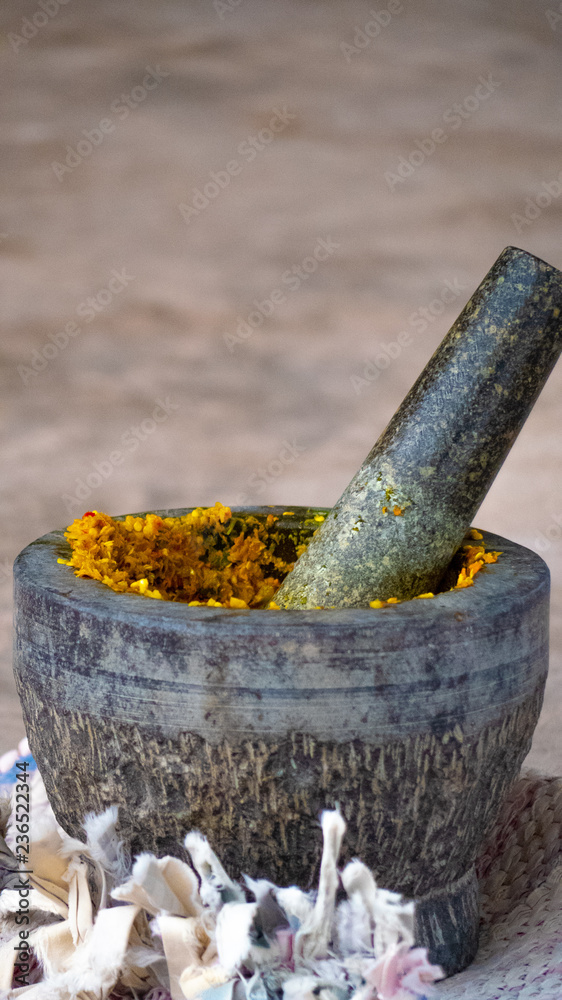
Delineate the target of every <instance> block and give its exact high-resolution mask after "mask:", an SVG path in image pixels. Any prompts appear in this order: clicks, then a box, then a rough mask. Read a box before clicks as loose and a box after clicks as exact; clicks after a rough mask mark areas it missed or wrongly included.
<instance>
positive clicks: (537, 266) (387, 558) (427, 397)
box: [275, 247, 562, 609]
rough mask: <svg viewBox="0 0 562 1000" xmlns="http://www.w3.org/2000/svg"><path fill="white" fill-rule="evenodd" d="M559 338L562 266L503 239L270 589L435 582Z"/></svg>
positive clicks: (354, 603) (359, 597)
mask: <svg viewBox="0 0 562 1000" xmlns="http://www.w3.org/2000/svg"><path fill="white" fill-rule="evenodd" d="M561 350H562V272H560V271H558V270H557V269H556V268H554V267H552V266H551V265H550V264H546V263H545V262H544V261H542V260H540V259H539V258H537V257H534V256H533V255H532V254H529V253H527V252H525V251H524V250H520V249H518V248H516V247H507V248H506V249H505V250H504V251H503V252H502V253H501V254H500V256H499V257H498V259H497V261H496V262H495V264H494V265H493V267H492V268H491V270H490V271H489V272H488V274H487V275H486V276H485V278H484V279H483V281H482V283H481V285H480V286H479V287H478V289H477V290H476V292H475V293H474V295H473V296H472V298H471V299H470V300H469V301H468V302H467V304H466V306H465V307H464V309H463V311H462V312H461V314H460V316H459V317H458V319H457V320H456V322H455V323H454V324H453V326H452V327H451V329H450V330H449V332H448V333H447V335H446V336H445V338H444V340H443V341H442V343H441V344H440V346H439V347H438V348H437V351H436V352H435V354H434V355H433V357H432V358H431V359H430V361H429V362H428V364H427V366H426V367H425V369H424V371H423V372H422V374H421V375H420V377H419V378H418V380H417V382H416V383H415V384H414V386H413V387H412V389H411V390H410V391H409V393H408V394H407V396H406V398H405V399H404V401H403V403H402V404H401V406H400V407H399V409H398V410H397V412H396V413H395V415H394V416H393V418H392V420H391V421H390V423H389V424H388V426H387V428H386V429H385V430H384V431H383V433H382V434H381V436H380V438H379V440H378V441H377V443H376V444H375V446H374V448H373V449H372V451H371V452H370V453H369V455H368V456H367V458H366V459H365V461H364V463H363V465H362V466H361V468H360V469H359V471H358V473H357V474H356V475H355V476H354V478H353V479H352V481H351V483H350V484H349V486H348V487H347V489H346V490H345V492H344V493H343V494H342V496H341V497H340V499H339V500H338V502H337V503H336V505H335V507H334V508H333V509H332V510H331V511H330V513H329V515H328V516H327V517H326V519H325V521H324V522H323V523H322V524H321V526H320V527H319V528H318V530H317V532H316V533H315V535H314V537H313V539H312V541H311V543H310V545H309V546H308V549H307V550H306V551H305V552H304V553H303V555H301V557H300V558H299V559H298V560H297V562H296V563H295V566H294V569H293V570H292V572H291V573H289V574H288V576H287V577H286V578H285V581H284V582H283V585H282V586H281V588H280V590H279V591H278V592H277V594H276V595H275V602H276V604H277V605H279V607H281V608H301V609H303V608H316V607H337V608H346V607H351V608H357V607H366V606H368V604H369V602H370V601H371V600H373V599H376V598H378V599H381V600H387V599H388V598H389V597H396V598H399V599H400V600H406V599H408V598H412V597H415V596H416V595H418V594H421V593H424V592H433V591H435V589H436V588H437V587H438V585H439V581H440V580H441V578H442V577H443V574H444V572H445V570H446V569H447V566H448V565H449V563H450V561H451V559H452V557H453V555H454V553H455V552H456V551H457V549H458V547H459V546H460V544H461V542H462V540H463V538H464V536H465V534H466V532H467V530H468V528H469V527H470V524H471V522H472V518H473V517H474V515H475V513H476V511H477V510H478V508H479V507H480V504H481V503H482V501H483V500H484V497H485V496H486V493H487V492H488V490H489V488H490V486H491V484H492V482H493V480H494V478H495V476H496V474H497V472H498V470H499V469H500V467H501V465H502V462H503V461H504V459H505V457H506V455H507V453H508V452H509V449H510V448H511V446H512V444H513V442H514V441H515V438H516V437H517V434H518V433H519V431H520V430H521V427H522V426H523V424H524V422H525V419H526V418H527V416H528V414H529V412H530V410H531V408H532V406H533V404H534V402H535V400H536V399H537V397H538V395H539V393H540V391H541V389H542V388H543V386H544V384H545V382H546V380H547V378H548V376H549V374H550V372H551V371H552V368H553V367H554V365H555V363H556V361H557V359H558V357H559V355H560V352H561Z"/></svg>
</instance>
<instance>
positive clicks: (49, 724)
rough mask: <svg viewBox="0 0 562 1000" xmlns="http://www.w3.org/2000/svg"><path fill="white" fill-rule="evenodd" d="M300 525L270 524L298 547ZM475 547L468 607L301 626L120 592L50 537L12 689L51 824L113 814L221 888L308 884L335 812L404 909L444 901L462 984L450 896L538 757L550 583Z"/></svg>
mask: <svg viewBox="0 0 562 1000" xmlns="http://www.w3.org/2000/svg"><path fill="white" fill-rule="evenodd" d="M250 510H251V512H252V513H254V512H256V513H257V512H258V511H257V510H256V511H254V509H252V508H251V509H250ZM271 510H272V512H273V513H277V514H280V513H281V509H277V508H272V509H271ZM262 512H263V509H262V511H261V512H260V513H262ZM308 513H309V512H308V511H303V512H301V513H299V511H298V510H297V511H296V512H295V514H294V516H292V518H291V519H288V521H287V522H286V523H283V519H281V520H280V521H279V522H278V524H277V525H276V527H278V528H280V529H281V530H282V531H285V532H286V534H287V537H290V536H291V535H292V533H293V532H294V526H295V523H296V524H298V523H299V520H301V521H302V522H303V523H304V522H305V521H306V520H307V514H308ZM485 542H486V545H487V546H488V547H491V548H499V549H501V550H502V555H501V556H500V559H499V561H498V562H497V563H496V564H493V565H490V566H488V567H486V568H485V569H483V570H482V571H481V572H480V574H479V575H478V577H477V579H476V582H475V585H474V586H473V587H472V588H469V589H466V590H461V591H457V592H450V593H443V594H441V595H439V596H437V597H436V598H435V599H433V600H431V601H410V602H405V603H404V604H398V605H391V606H389V607H387V608H385V609H382V610H379V611H374V610H371V609H367V610H362V609H341V610H334V611H330V610H326V611H316V612H314V611H231V610H227V609H216V608H190V607H188V606H187V605H181V604H174V603H171V602H160V601H150V600H147V599H145V598H142V597H138V596H136V595H127V594H125V595H121V594H115V593H113V592H112V591H110V590H109V589H108V588H106V587H104V586H103V585H102V584H99V583H96V582H95V581H92V580H87V579H77V578H76V577H75V576H74V575H73V573H72V572H71V570H70V569H69V568H68V567H66V566H64V565H61V564H58V563H57V561H56V559H57V556H59V555H62V554H64V552H65V544H66V543H65V542H64V539H63V538H62V536H61V533H60V532H53V533H51V534H50V535H47V536H45V537H44V538H42V539H38V540H37V542H35V543H33V544H32V545H30V546H28V547H27V549H25V550H24V551H23V552H22V553H21V554H20V556H19V557H18V559H17V560H16V564H15V584H16V591H15V594H16V645H15V671H16V679H17V684H18V691H19V694H20V697H21V701H22V705H23V710H24V713H25V716H26V722H27V728H28V733H29V738H30V744H31V748H32V751H33V753H34V754H35V756H36V758H37V761H38V764H39V767H40V769H41V771H42V773H43V774H44V775H45V780H46V784H47V789H48V792H49V794H50V796H51V797H52V802H53V806H54V808H55V811H56V813H57V815H58V817H59V819H60V821H61V822H62V824H63V825H64V826H65V827H66V828H67V829H69V830H71V831H72V832H74V833H78V832H79V825H80V822H81V820H82V817H83V815H84V813H85V812H88V811H90V810H92V809H93V810H99V809H102V808H104V807H105V806H107V805H109V804H110V803H113V802H117V803H118V804H119V805H120V806H121V827H122V832H123V835H124V838H125V840H126V842H127V843H128V844H129V846H130V847H131V849H132V850H133V851H134V852H137V851H139V850H142V849H156V850H157V851H159V852H163V851H164V852H165V851H173V852H175V851H177V850H178V843H181V839H182V836H183V835H184V834H185V832H186V831H187V830H189V829H191V828H193V827H196V828H200V829H201V830H202V831H203V832H204V833H206V834H207V835H208V836H209V837H210V840H211V842H212V844H213V846H214V847H215V848H216V849H217V850H218V851H219V852H220V854H221V856H222V858H223V860H224V862H225V863H226V864H227V866H228V867H229V869H230V870H231V871H232V872H233V874H239V873H240V872H241V871H247V872H249V873H250V874H252V875H267V874H269V875H270V876H274V877H276V878H277V879H278V880H279V881H280V882H284V883H288V882H291V881H298V882H299V883H300V884H303V885H305V884H307V883H310V882H311V881H312V880H313V879H314V877H315V875H316V870H317V865H318V860H319V847H320V844H319V829H318V816H319V813H320V812H321V810H322V809H324V808H326V807H333V806H335V805H336V804H339V806H340V808H341V809H342V812H343V815H344V816H345V818H346V821H347V823H348V836H347V837H346V846H345V851H346V856H348V857H350V856H357V855H359V856H361V858H362V859H363V860H364V861H365V862H366V863H367V864H368V865H370V866H371V867H372V868H373V869H374V871H375V873H376V875H377V877H378V878H379V880H380V882H381V883H382V884H384V885H386V886H388V887H389V888H392V889H397V890H400V891H403V892H405V893H406V894H408V895H414V896H424V895H425V894H426V893H428V892H430V891H432V892H434V891H436V890H438V889H443V890H444V891H445V897H444V898H440V899H439V900H437V901H435V907H434V908H433V910H431V908H432V906H433V904H432V903H431V901H429V902H428V903H427V909H426V911H425V913H426V920H425V924H424V926H425V927H426V928H427V927H429V926H431V927H432V928H433V932H432V933H433V937H432V939H431V941H427V940H426V939H424V943H427V944H428V945H431V947H433V944H434V943H435V944H438V939H439V938H441V939H442V943H443V941H444V942H445V943H444V945H443V948H444V950H445V952H446V955H445V957H443V954H442V953H440V954H441V957H440V961H442V963H443V964H444V967H445V968H447V970H448V971H450V972H452V971H454V970H456V969H459V968H461V967H462V966H463V963H466V961H468V960H469V956H468V951H467V947H468V946H467V942H472V943H474V942H475V934H476V923H473V924H472V925H471V926H470V927H469V928H467V927H465V926H464V924H463V920H465V919H466V920H468V919H469V917H470V915H471V914H472V918H474V920H476V917H475V915H474V914H475V912H476V911H475V910H474V906H473V905H472V903H471V899H472V895H471V891H472V890H471V889H470V885H468V883H467V886H466V887H465V888H464V889H462V891H461V890H460V889H459V890H458V891H459V893H460V895H459V900H458V913H457V911H456V909H455V907H456V904H453V903H452V902H451V901H450V900H447V895H446V890H447V889H450V890H451V891H453V889H454V887H455V885H456V882H457V881H458V879H459V878H463V877H464V876H466V875H467V873H468V872H469V871H470V869H471V868H472V866H473V864H474V860H475V858H476V855H477V853H478V850H479V847H480V845H481V842H482V839H483V837H484V835H485V833H486V831H487V829H488V828H489V826H490V825H491V823H493V822H494V820H495V817H496V815H497V812H498V810H499V808H500V806H501V803H502V800H503V798H504V795H505V793H506V791H507V789H508V787H509V785H510V784H511V782H512V781H513V780H514V778H515V777H516V775H517V773H518V770H519V767H520V765H521V762H522V759H523V757H524V756H525V754H526V753H527V751H528V749H529V746H530V742H531V737H532V733H533V729H534V727H535V724H536V721H537V719H538V715H539V712H540V706H541V703H542V697H543V690H544V683H545V679H546V672H547V665H548V603H549V573H548V569H547V567H546V565H545V564H544V563H543V561H542V560H541V559H540V558H539V557H538V556H536V555H535V554H534V553H532V552H530V551H528V550H526V549H523V548H522V547H520V546H517V545H515V544H514V543H512V542H509V541H508V540H507V539H501V538H499V537H498V536H491V535H486V537H485ZM469 882H470V880H469ZM470 884H472V883H470ZM454 891H455V892H456V891H457V890H456V889H455V890H454ZM451 907H452V908H453V910H454V911H455V913H456V914H457V918H458V919H457V922H456V925H455V926H456V931H455V934H453V925H454V923H455V922H454V920H453V919H452V917H451V912H452V911H451ZM430 911H431V912H432V913H433V916H431V915H430ZM439 914H441V917H442V920H443V921H444V923H443V926H441V924H440V919H441V917H440V916H439ZM465 932H467V933H468V936H465ZM424 933H425V932H424ZM449 935H452V936H449ZM463 940H464V944H462V942H463Z"/></svg>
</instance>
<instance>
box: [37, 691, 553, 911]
mask: <svg viewBox="0 0 562 1000" xmlns="http://www.w3.org/2000/svg"><path fill="white" fill-rule="evenodd" d="M543 687H544V683H543V681H541V682H540V684H539V685H538V687H537V689H536V690H535V692H534V693H533V695H532V696H531V697H530V698H526V699H525V700H524V701H523V702H522V703H521V704H519V705H517V706H516V707H514V708H513V709H511V710H508V711H506V713H505V716H504V718H503V719H502V720H501V721H498V722H497V723H496V724H495V725H489V726H486V727H485V728H484V729H482V730H481V731H480V732H479V733H478V736H477V737H473V736H472V737H470V736H467V735H466V733H465V732H463V729H462V728H461V727H460V726H459V725H458V724H456V725H455V727H451V728H450V729H446V730H445V731H444V732H443V733H442V735H433V734H431V733H426V734H421V735H416V736H411V737H409V738H405V739H401V740H397V739H387V740H385V741H384V742H381V741H380V740H377V736H376V733H373V737H372V742H371V743H369V744H364V743H361V742H359V741H358V740H350V741H349V742H347V743H334V742H329V741H326V740H315V739H313V738H312V737H310V736H307V735H306V734H303V733H290V734H289V735H288V736H286V737H282V736H277V737H276V738H274V739H272V738H270V739H269V740H265V739H260V740H245V741H244V742H233V741H232V740H230V739H229V738H228V737H226V738H225V739H223V740H222V741H221V742H220V743H219V744H213V743H210V742H208V741H206V740H204V739H202V737H200V736H197V735H195V734H192V733H178V734H177V735H176V736H175V737H166V736H164V735H163V734H162V733H161V732H160V733H159V732H155V731H154V730H153V729H151V728H150V726H145V727H142V728H141V727H140V726H138V725H130V724H129V725H127V724H126V723H124V722H121V723H118V722H114V721H113V720H112V719H108V718H105V717H103V715H101V714H100V715H92V714H85V713H80V712H76V711H68V710H67V709H64V708H60V707H57V706H54V705H53V704H51V703H50V702H49V700H48V699H47V698H46V697H45V692H41V691H40V692H35V691H33V690H32V689H31V688H29V687H28V688H27V689H26V690H25V692H24V693H23V694H22V697H23V703H24V710H25V714H26V720H27V725H28V732H29V733H30V740H31V745H32V747H33V750H34V752H35V753H36V754H37V756H38V759H39V760H41V761H47V760H48V761H49V766H48V767H46V768H44V771H45V774H46V776H47V777H46V779H45V784H46V786H47V791H48V794H49V799H50V801H51V803H52V805H53V808H54V810H55V813H56V815H57V816H58V818H59V820H60V822H61V823H62V824H63V825H64V827H65V829H67V830H68V831H69V832H70V831H71V832H72V833H73V834H74V835H75V836H79V835H80V830H81V824H82V820H83V817H84V815H85V813H87V812H90V811H92V810H95V811H96V812H97V811H101V810H102V809H105V808H107V806H108V805H111V804H112V803H115V802H116V803H118V804H119V805H120V807H121V808H120V823H119V828H120V832H121V834H122V836H123V838H124V840H125V842H126V843H127V844H128V845H129V846H130V847H131V850H132V851H133V853H138V852H140V851H145V850H150V851H156V852H158V853H160V854H162V853H166V852H170V853H172V854H178V853H180V854H181V849H180V847H179V845H181V842H182V840H183V837H184V836H185V834H186V833H187V832H188V831H189V830H191V829H198V830H202V831H203V832H204V833H205V834H206V835H207V836H208V837H209V839H210V841H211V843H212V845H213V847H214V848H215V849H216V850H217V851H218V853H219V855H220V857H221V859H222V861H223V863H224V864H225V866H226V868H227V870H228V871H229V872H231V873H232V874H233V875H234V876H235V877H239V876H240V875H241V874H242V873H243V872H246V873H247V874H249V875H251V876H252V877H254V878H256V877H267V876H268V875H269V876H270V877H271V878H274V879H276V880H278V881H279V882H281V883H282V884H287V885H288V884H291V883H293V882H295V883H296V884H298V885H303V886H307V885H308V886H312V885H313V884H315V881H316V879H317V875H318V865H319V861H320V855H321V846H322V840H321V833H320V828H319V825H318V818H319V816H320V813H321V811H322V810H323V809H327V808H334V807H335V806H336V805H338V804H339V806H340V808H341V810H342V814H343V815H344V817H345V820H346V823H347V833H346V837H345V843H344V850H343V853H342V860H344V861H345V860H351V858H354V857H360V858H361V860H362V861H364V862H365V864H367V865H369V867H371V868H372V869H373V871H374V873H375V875H376V878H377V880H378V881H379V883H380V884H381V885H384V886H386V887H387V888H391V889H395V890H396V891H400V892H403V893H405V894H406V895H407V896H410V897H413V896H423V895H425V894H426V893H428V892H430V891H433V890H441V889H446V888H447V886H449V885H450V884H451V883H452V882H455V881H456V880H457V879H459V878H461V877H462V876H464V875H465V874H466V872H467V870H468V869H469V868H470V867H471V866H472V865H473V864H474V861H475V860H476V857H477V854H478V851H479V849H480V848H481V846H482V841H483V838H484V836H485V834H486V832H487V831H488V830H489V828H490V825H491V824H492V823H493V822H494V821H495V819H496V815H497V812H498V809H499V807H500V805H501V803H502V802H503V799H504V797H505V794H506V792H507V791H508V789H509V787H510V785H511V784H512V782H513V777H514V775H516V774H517V773H518V771H519V767H520V765H521V761H522V759H523V756H524V755H525V753H527V751H528V749H529V746H530V742H531V737H532V733H533V730H534V727H535V725H536V722H537V719H538V714H539V711H540V706H541V704H542V695H543ZM55 752H56V759H57V766H56V768H54V767H53V765H54V763H55V760H54V756H55ZM78 761H79V762H80V764H79V766H78Z"/></svg>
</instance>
